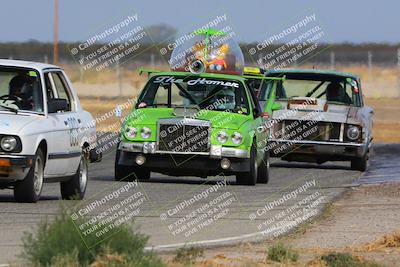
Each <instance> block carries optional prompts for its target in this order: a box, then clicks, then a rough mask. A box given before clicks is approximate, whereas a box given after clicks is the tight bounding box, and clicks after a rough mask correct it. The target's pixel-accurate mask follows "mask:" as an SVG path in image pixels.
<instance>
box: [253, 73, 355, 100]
mask: <svg viewBox="0 0 400 267" xmlns="http://www.w3.org/2000/svg"><path fill="white" fill-rule="evenodd" d="M353 82H354V83H353V85H352V84H350V83H349V82H347V80H346V79H345V78H341V79H340V78H337V77H335V78H332V77H323V76H315V77H313V78H312V79H310V78H307V79H305V78H301V77H288V76H286V79H285V80H284V81H269V82H268V83H267V86H266V88H263V89H262V92H261V93H260V99H261V100H262V98H266V96H268V94H269V93H270V91H271V88H272V86H273V85H274V84H275V83H276V98H277V100H288V99H290V98H294V97H313V98H318V99H324V100H326V101H327V102H328V103H332V104H342V105H355V106H359V105H360V96H359V89H358V87H357V83H356V82H355V81H353Z"/></svg>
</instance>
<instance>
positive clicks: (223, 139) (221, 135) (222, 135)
mask: <svg viewBox="0 0 400 267" xmlns="http://www.w3.org/2000/svg"><path fill="white" fill-rule="evenodd" d="M217 140H218V142H220V143H221V144H223V143H226V141H228V134H227V133H226V132H225V131H220V132H219V133H218V134H217Z"/></svg>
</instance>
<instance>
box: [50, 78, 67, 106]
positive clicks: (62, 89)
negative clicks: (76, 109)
mask: <svg viewBox="0 0 400 267" xmlns="http://www.w3.org/2000/svg"><path fill="white" fill-rule="evenodd" d="M51 75H52V77H53V81H54V85H55V87H56V91H57V94H58V98H62V99H65V100H67V103H68V109H67V111H71V107H72V96H71V92H70V91H69V89H68V88H67V85H66V82H65V80H64V77H62V74H61V73H59V72H55V73H52V74H51Z"/></svg>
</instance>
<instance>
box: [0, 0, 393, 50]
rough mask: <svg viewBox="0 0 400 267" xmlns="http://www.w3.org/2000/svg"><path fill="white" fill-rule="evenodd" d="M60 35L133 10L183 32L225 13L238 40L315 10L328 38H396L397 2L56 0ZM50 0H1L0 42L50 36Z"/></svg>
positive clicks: (76, 37) (75, 36) (73, 34)
mask: <svg viewBox="0 0 400 267" xmlns="http://www.w3.org/2000/svg"><path fill="white" fill-rule="evenodd" d="M59 1H60V11H59V12H60V22H59V24H60V26H59V39H60V40H61V41H68V42H69V41H80V40H85V39H86V38H87V37H88V36H91V35H92V34H94V33H96V32H98V30H99V29H104V28H107V27H109V26H111V25H114V24H113V23H115V22H118V21H120V20H121V19H123V18H124V17H126V15H127V14H129V13H131V12H132V13H136V14H138V19H139V21H140V23H141V24H142V25H143V26H148V25H154V24H167V25H171V26H173V27H175V28H177V29H178V30H179V32H180V33H186V32H187V31H190V30H191V29H192V28H194V27H196V26H199V25H202V23H205V22H207V21H208V20H209V19H210V18H213V17H214V15H218V14H227V16H228V18H229V24H230V25H231V26H232V28H233V29H234V31H235V32H236V36H237V39H238V41H245V42H252V41H262V40H264V39H265V38H266V37H267V36H269V35H270V34H272V33H274V32H279V31H280V30H282V29H285V28H287V27H289V26H291V25H293V24H294V23H296V22H298V21H299V19H301V18H304V16H305V15H308V14H315V15H316V17H317V23H318V25H321V27H322V28H323V30H324V32H325V33H326V36H327V37H328V40H330V42H332V43H340V42H351V43H365V42H377V43H380V42H384V43H400V27H399V22H400V20H399V14H398V13H399V11H400V2H399V1H395V0H388V1H352V0H347V1H344V0H335V1H326V0H325V1H324V0H312V1H300V0H297V1H296V0H292V1H276V0H275V1H262V0H246V1H235V0H230V1H229V0H202V1H183V0H182V1H178V0H167V1H155V0H153V1H149V0H147V1H143V0H141V1H133V0H130V1H129V0H114V1H107V0H59ZM53 5H54V0H36V1H27V0H3V1H2V4H1V9H0V23H1V25H2V26H1V28H0V33H1V34H0V42H8V41H18V42H20V41H26V40H31V39H34V40H38V41H52V39H53V9H54V8H53Z"/></svg>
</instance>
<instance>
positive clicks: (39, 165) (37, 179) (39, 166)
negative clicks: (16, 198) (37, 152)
mask: <svg viewBox="0 0 400 267" xmlns="http://www.w3.org/2000/svg"><path fill="white" fill-rule="evenodd" d="M33 186H34V190H35V194H36V195H37V196H39V195H40V193H41V192H42V188H43V161H42V158H41V157H36V160H35V171H34V175H33Z"/></svg>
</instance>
